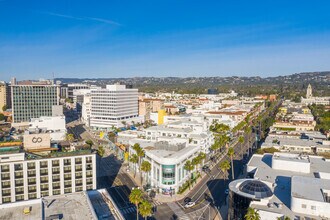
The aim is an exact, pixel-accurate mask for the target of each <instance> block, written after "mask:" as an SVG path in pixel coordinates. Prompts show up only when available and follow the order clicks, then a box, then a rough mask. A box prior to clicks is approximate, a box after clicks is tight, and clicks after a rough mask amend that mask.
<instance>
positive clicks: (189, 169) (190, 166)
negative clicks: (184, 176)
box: [183, 160, 194, 189]
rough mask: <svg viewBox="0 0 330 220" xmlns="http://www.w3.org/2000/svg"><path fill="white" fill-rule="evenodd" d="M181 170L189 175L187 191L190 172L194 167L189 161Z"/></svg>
mask: <svg viewBox="0 0 330 220" xmlns="http://www.w3.org/2000/svg"><path fill="white" fill-rule="evenodd" d="M183 168H184V169H185V170H187V171H188V174H189V179H188V183H189V189H190V180H191V175H190V172H191V171H192V170H193V169H194V165H193V164H192V163H191V161H190V160H187V161H186V163H185V164H184V167H183Z"/></svg>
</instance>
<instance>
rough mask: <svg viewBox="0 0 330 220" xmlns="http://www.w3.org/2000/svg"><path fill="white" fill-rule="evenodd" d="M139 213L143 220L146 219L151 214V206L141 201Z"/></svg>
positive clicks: (145, 201)
mask: <svg viewBox="0 0 330 220" xmlns="http://www.w3.org/2000/svg"><path fill="white" fill-rule="evenodd" d="M139 212H140V214H141V215H142V217H144V219H147V217H148V216H151V214H152V204H151V203H150V202H148V201H147V200H143V201H142V202H141V203H140V205H139Z"/></svg>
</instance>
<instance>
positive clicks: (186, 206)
mask: <svg viewBox="0 0 330 220" xmlns="http://www.w3.org/2000/svg"><path fill="white" fill-rule="evenodd" d="M194 205H195V202H188V203H187V204H186V205H185V206H184V207H185V208H190V207H193V206H194Z"/></svg>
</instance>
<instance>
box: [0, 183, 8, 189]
mask: <svg viewBox="0 0 330 220" xmlns="http://www.w3.org/2000/svg"><path fill="white" fill-rule="evenodd" d="M1 186H2V188H3V189H7V188H10V184H2V185H1Z"/></svg>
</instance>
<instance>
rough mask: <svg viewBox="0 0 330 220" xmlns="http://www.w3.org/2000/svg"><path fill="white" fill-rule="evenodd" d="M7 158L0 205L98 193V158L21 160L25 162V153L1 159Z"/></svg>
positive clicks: (0, 169)
mask: <svg viewBox="0 0 330 220" xmlns="http://www.w3.org/2000/svg"><path fill="white" fill-rule="evenodd" d="M4 157H6V158H7V157H9V159H7V162H5V160H3V159H0V161H1V163H0V181H1V184H0V204H3V203H8V202H15V201H23V200H29V199H36V198H41V197H44V196H48V195H49V196H51V195H57V194H65V193H71V192H78V191H83V190H94V189H96V154H88V155H79V156H70V157H56V158H43V159H36V160H17V159H18V158H20V159H24V153H19V154H10V155H1V156H0V158H4ZM68 162H70V164H68ZM7 167H9V170H6V168H7ZM8 177H9V179H8ZM5 193H9V194H5Z"/></svg>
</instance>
